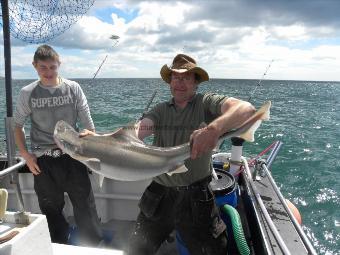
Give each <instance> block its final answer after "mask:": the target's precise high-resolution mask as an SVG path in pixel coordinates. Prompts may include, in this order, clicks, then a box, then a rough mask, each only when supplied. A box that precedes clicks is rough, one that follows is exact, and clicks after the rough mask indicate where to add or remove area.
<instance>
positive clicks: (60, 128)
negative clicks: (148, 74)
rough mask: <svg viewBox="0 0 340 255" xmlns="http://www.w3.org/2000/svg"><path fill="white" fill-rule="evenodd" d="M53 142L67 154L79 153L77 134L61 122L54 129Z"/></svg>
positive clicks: (65, 123)
mask: <svg viewBox="0 0 340 255" xmlns="http://www.w3.org/2000/svg"><path fill="white" fill-rule="evenodd" d="M53 137H54V141H55V142H56V144H57V146H58V147H59V148H60V149H61V150H62V151H64V152H66V153H68V154H74V153H75V152H76V153H79V152H81V143H80V140H79V134H78V133H77V132H76V131H75V130H74V128H73V127H72V126H71V125H69V124H68V123H67V122H65V121H63V120H59V121H58V122H57V124H56V125H55V129H54V134H53Z"/></svg>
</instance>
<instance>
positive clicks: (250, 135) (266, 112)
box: [239, 101, 271, 142]
mask: <svg viewBox="0 0 340 255" xmlns="http://www.w3.org/2000/svg"><path fill="white" fill-rule="evenodd" d="M270 106H271V102H270V101H268V102H267V103H265V104H264V105H263V106H262V107H261V108H260V109H259V110H258V112H257V113H256V114H257V115H262V116H261V117H260V119H259V120H258V121H256V122H255V123H254V124H253V125H252V126H251V127H250V128H249V129H248V130H247V131H246V132H245V133H243V134H241V135H240V136H239V137H240V138H242V139H244V140H246V141H248V142H254V141H255V138H254V134H255V131H256V130H257V129H258V128H259V127H260V125H261V123H262V121H263V120H269V117H270Z"/></svg>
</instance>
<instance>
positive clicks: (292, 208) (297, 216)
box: [286, 199, 302, 225]
mask: <svg viewBox="0 0 340 255" xmlns="http://www.w3.org/2000/svg"><path fill="white" fill-rule="evenodd" d="M286 202H287V205H288V208H289V210H290V211H291V212H292V214H293V215H294V218H295V219H296V220H297V222H298V223H299V224H300V225H301V224H302V218H301V214H300V212H299V210H298V209H297V208H296V206H295V205H294V204H293V203H292V202H290V201H289V200H288V199H286Z"/></svg>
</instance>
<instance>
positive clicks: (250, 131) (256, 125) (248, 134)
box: [239, 120, 262, 142]
mask: <svg viewBox="0 0 340 255" xmlns="http://www.w3.org/2000/svg"><path fill="white" fill-rule="evenodd" d="M261 122H262V121H261V120H258V121H256V122H255V123H254V125H253V126H252V127H251V128H249V129H248V131H247V132H245V133H243V134H242V135H240V136H239V137H240V138H242V139H244V140H246V141H248V142H254V141H255V138H254V134H255V131H256V130H257V129H258V128H259V126H260V125H261Z"/></svg>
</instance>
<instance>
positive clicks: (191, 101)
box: [168, 93, 197, 106]
mask: <svg viewBox="0 0 340 255" xmlns="http://www.w3.org/2000/svg"><path fill="white" fill-rule="evenodd" d="M196 97H197V93H196V94H195V95H194V96H193V97H192V98H191V99H190V100H189V102H188V104H192V103H193V102H194V100H195V99H196ZM168 105H169V106H175V100H174V98H173V97H172V98H171V99H170V100H169V101H168Z"/></svg>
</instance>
